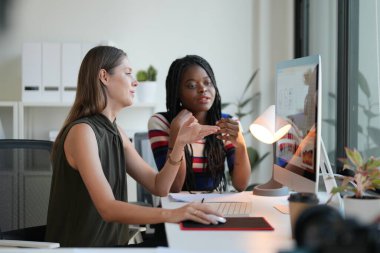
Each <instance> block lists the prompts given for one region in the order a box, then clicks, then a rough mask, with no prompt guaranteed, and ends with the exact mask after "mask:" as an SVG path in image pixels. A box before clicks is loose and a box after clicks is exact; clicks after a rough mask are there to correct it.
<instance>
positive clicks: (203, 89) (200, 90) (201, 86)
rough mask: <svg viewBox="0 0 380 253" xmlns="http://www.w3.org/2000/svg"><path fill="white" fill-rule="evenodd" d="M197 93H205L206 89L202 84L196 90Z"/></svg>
mask: <svg viewBox="0 0 380 253" xmlns="http://www.w3.org/2000/svg"><path fill="white" fill-rule="evenodd" d="M198 91H199V93H205V92H206V91H207V87H206V86H205V85H203V84H201V85H199V89H198Z"/></svg>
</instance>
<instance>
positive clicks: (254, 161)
mask: <svg viewBox="0 0 380 253" xmlns="http://www.w3.org/2000/svg"><path fill="white" fill-rule="evenodd" d="M258 72H259V70H258V69H257V70H255V71H254V72H253V74H252V76H251V78H250V79H249V81H248V83H247V84H246V86H245V88H244V90H243V92H242V93H241V95H240V97H239V98H238V99H237V101H236V102H227V103H222V110H223V109H224V108H226V107H227V106H235V108H236V112H235V113H234V114H235V116H236V117H237V118H238V119H239V120H241V119H242V118H244V117H245V116H248V115H251V114H253V113H254V112H255V108H256V107H255V106H257V105H258V104H259V100H260V96H261V94H260V92H256V93H254V94H253V95H251V94H252V93H250V92H248V91H249V89H250V88H251V87H252V85H253V81H254V80H255V77H256V76H257V74H258ZM252 104H254V106H252ZM244 129H247V130H246V132H244V133H243V134H244V135H245V136H247V135H248V136H249V138H252V135H251V134H250V133H249V131H248V127H244ZM247 152H248V157H249V161H250V163H251V171H253V170H254V169H255V168H257V165H258V164H259V163H260V162H261V161H262V160H263V159H264V158H265V157H267V156H268V155H269V152H267V153H265V154H264V155H262V156H261V155H260V154H259V152H258V151H257V150H256V149H255V148H254V147H247ZM226 177H227V180H230V179H229V178H228V177H229V174H228V173H227V175H226ZM252 189H253V186H252V185H250V186H248V188H247V190H252Z"/></svg>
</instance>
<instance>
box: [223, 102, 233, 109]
mask: <svg viewBox="0 0 380 253" xmlns="http://www.w3.org/2000/svg"><path fill="white" fill-rule="evenodd" d="M230 104H231V103H222V104H221V108H222V110H223V109H224V108H226V107H227V106H229V105H230Z"/></svg>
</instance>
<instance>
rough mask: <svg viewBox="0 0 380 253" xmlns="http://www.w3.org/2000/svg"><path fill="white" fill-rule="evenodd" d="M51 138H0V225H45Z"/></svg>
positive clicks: (10, 227) (5, 227)
mask: <svg viewBox="0 0 380 253" xmlns="http://www.w3.org/2000/svg"><path fill="white" fill-rule="evenodd" d="M52 145H53V142H51V141H45V140H16V139H2V140H0V229H1V231H3V232H4V231H9V230H17V229H23V228H27V227H35V226H41V225H46V218H47V209H48V204H49V195H50V183H51V176H52V166H51V160H50V153H51V149H52Z"/></svg>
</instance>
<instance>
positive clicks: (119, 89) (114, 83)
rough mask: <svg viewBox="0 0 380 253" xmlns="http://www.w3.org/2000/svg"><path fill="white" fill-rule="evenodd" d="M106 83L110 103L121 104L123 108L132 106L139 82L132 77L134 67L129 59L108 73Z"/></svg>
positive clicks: (125, 59)
mask: <svg viewBox="0 0 380 253" xmlns="http://www.w3.org/2000/svg"><path fill="white" fill-rule="evenodd" d="M106 82H107V84H106V86H107V90H108V96H109V98H110V100H109V101H108V102H109V103H117V104H121V106H122V107H126V106H130V105H132V103H133V98H134V96H135V92H136V88H137V85H138V82H137V81H136V79H135V78H134V77H133V75H132V67H131V66H130V64H129V61H128V59H127V57H124V59H123V60H122V61H121V64H120V65H118V66H117V67H115V68H114V69H112V70H111V71H109V72H108V73H107V80H106Z"/></svg>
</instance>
